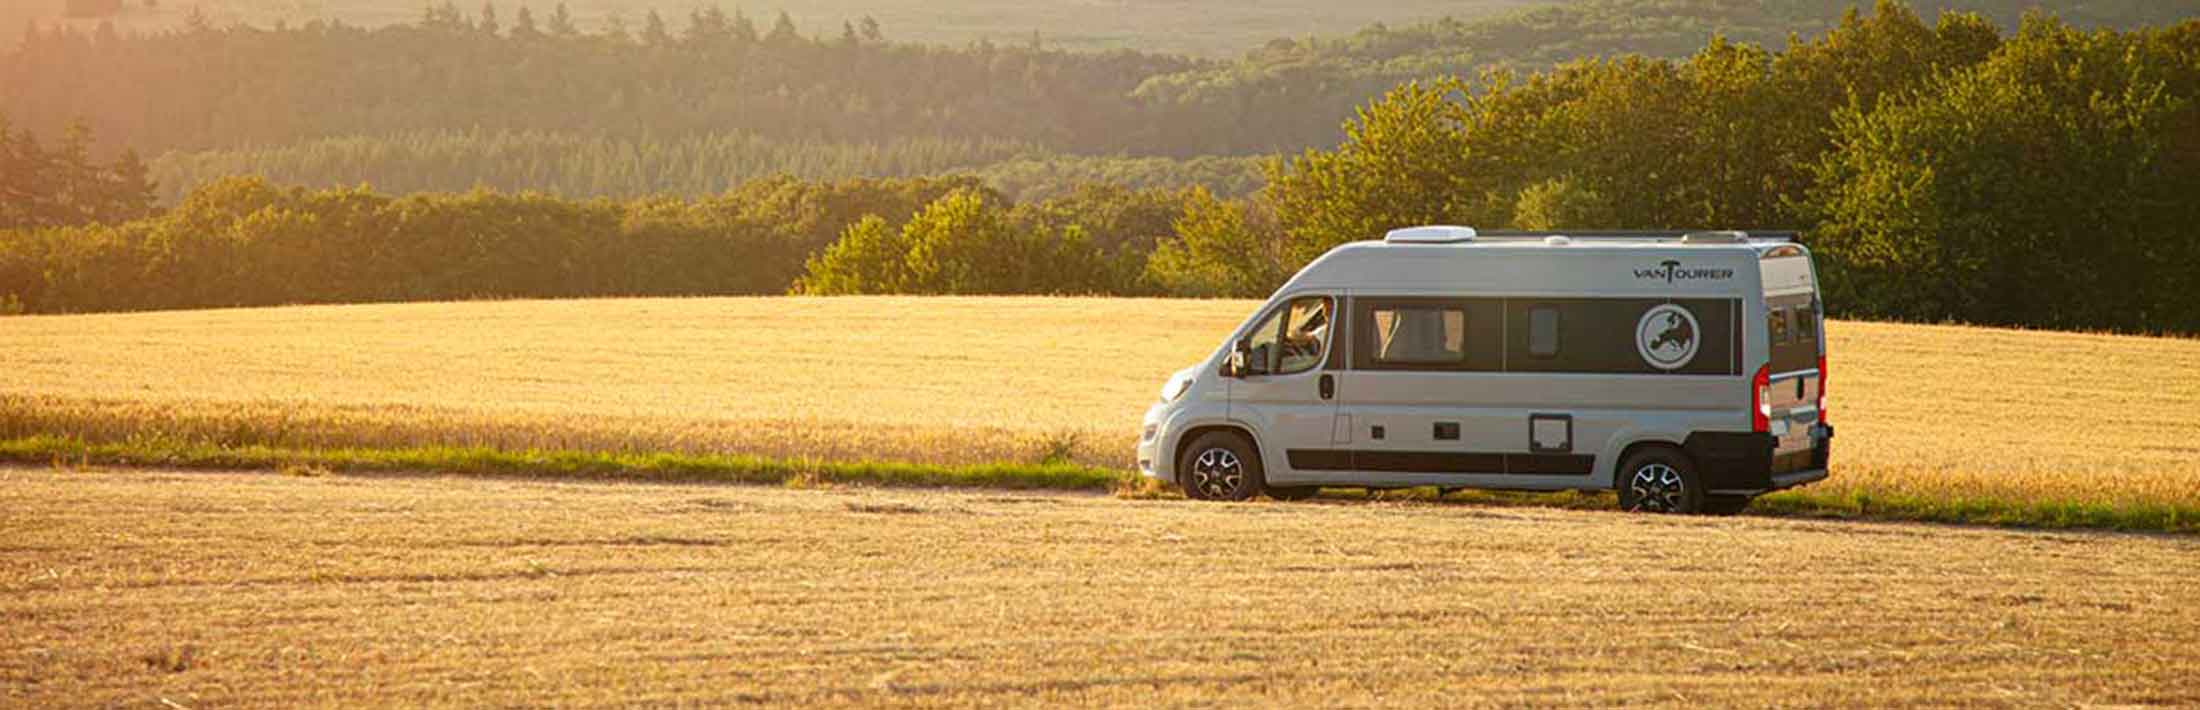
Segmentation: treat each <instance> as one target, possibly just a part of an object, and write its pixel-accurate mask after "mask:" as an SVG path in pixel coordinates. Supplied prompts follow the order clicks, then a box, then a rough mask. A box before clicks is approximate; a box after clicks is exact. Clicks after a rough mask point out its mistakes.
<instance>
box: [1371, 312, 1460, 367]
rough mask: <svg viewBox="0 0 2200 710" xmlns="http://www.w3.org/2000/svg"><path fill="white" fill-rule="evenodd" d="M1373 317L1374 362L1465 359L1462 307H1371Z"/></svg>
mask: <svg viewBox="0 0 2200 710" xmlns="http://www.w3.org/2000/svg"><path fill="white" fill-rule="evenodd" d="M1374 320H1375V323H1374V326H1375V329H1374V335H1375V353H1374V355H1375V362H1376V363H1377V364H1383V365H1448V364H1458V363H1464V362H1466V361H1467V312H1466V310H1464V309H1461V308H1455V307H1446V306H1386V307H1380V308H1376V309H1374ZM1362 342H1365V341H1362Z"/></svg>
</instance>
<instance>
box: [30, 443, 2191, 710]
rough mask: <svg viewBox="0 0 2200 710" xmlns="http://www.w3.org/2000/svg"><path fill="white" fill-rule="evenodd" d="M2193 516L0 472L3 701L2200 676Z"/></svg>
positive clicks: (1057, 698) (1829, 689)
mask: <svg viewBox="0 0 2200 710" xmlns="http://www.w3.org/2000/svg"><path fill="white" fill-rule="evenodd" d="M2195 563H2200V541H2195V540H2190V539H2169V538H2157V537H2145V536H2128V535H2107V534H2071V533H2028V532H2011V531H1992V530H1976V529H1962V528H1943V527H1927V526H1911V525H1885V524H1844V523H1830V522H1803V521H1793V520H1770V519H1750V518H1741V519H1730V520H1712V519H1663V518H1650V517H1640V516H1630V515H1625V514H1619V513H1595V512H1590V513H1582V512H1567V511H1553V510H1512V509H1487V508H1476V507H1469V506H1460V505H1428V504H1392V503H1366V502H1339V503H1311V504H1306V503H1301V504H1281V503H1257V504H1247V505H1207V504H1194V503H1188V502H1181V501H1120V500H1114V499H1108V498H1097V497H1073V496H1032V495H1021V494H1004V493H996V492H979V491H963V492H924V491H880V490H785V489H775V488H756V487H727V486H674V485H611V484H553V483H537V482H526V481H502V480H465V479H444V478H349V477H324V478H299V477H286V476H279V475H272V474H180V473H159V472H91V473H74V472H56V471H51V470H43V469H12V470H10V469H0V636H4V638H0V705H20V706H46V705H57V704H58V705H107V704H116V703H120V704H135V705H148V704H154V705H157V704H159V703H160V702H161V701H162V700H163V699H165V700H168V701H170V702H172V703H175V704H179V705H183V706H186V707H202V706H230V705H289V704H297V703H314V704H371V705H409V704H421V703H443V704H479V703H490V704H553V703H554V704H601V703H610V704H663V703H667V702H675V701H691V702H711V703H726V702H759V703H770V704H780V705H804V704H817V703H839V704H956V705H963V704H971V703H1018V704H1022V703H1053V702H1072V703H1081V704H1092V703H1106V704H1137V705H1147V704H1207V702H1208V701H1220V702H1221V703H1224V704H1252V705H1270V704H1428V705H1435V704H1444V705H1456V704H1519V703H1535V704H1563V705H1580V704H1601V703H1675V704H1693V703H1701V702H1713V703H1722V704H1748V705H1765V704H1788V705H1854V704H1858V703H1870V704H1934V705H1941V704H1983V705H2071V704H2081V703H2138V704H2155V705H2164V706H2191V705H2195V704H2200V673H2196V672H2195V669H2200V594H2196V593H2194V587H2193V585H2192V584H2191V582H2190V580H2191V578H2192V573H2193V570H2194V569H2195Z"/></svg>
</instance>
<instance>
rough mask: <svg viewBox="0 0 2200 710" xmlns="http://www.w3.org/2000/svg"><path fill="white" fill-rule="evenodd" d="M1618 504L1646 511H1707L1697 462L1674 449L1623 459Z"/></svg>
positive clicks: (1645, 451) (1625, 507)
mask: <svg viewBox="0 0 2200 710" xmlns="http://www.w3.org/2000/svg"><path fill="white" fill-rule="evenodd" d="M1617 483H1618V488H1619V507H1620V509H1621V510H1626V511H1642V512H1647V513H1699V512H1704V494H1703V484H1702V483H1701V481H1700V479H1698V478H1697V477H1696V463H1695V462H1694V461H1690V460H1689V459H1688V455H1687V454H1683V453H1681V452H1679V451H1676V450H1674V449H1669V448H1665V447H1662V446H1660V447H1657V448H1651V449H1644V450H1642V451H1641V452H1639V453H1636V454H1635V455H1633V456H1629V457H1627V460H1626V461H1622V462H1620V467H1619V480H1618V481H1617Z"/></svg>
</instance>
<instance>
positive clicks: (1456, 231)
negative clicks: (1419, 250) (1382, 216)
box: [1383, 225, 1474, 244]
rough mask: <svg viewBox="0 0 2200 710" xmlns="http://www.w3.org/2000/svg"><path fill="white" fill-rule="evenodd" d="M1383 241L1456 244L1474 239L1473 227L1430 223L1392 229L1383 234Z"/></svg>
mask: <svg viewBox="0 0 2200 710" xmlns="http://www.w3.org/2000/svg"><path fill="white" fill-rule="evenodd" d="M1383 241H1386V242H1390V243H1392V244H1458V243H1460V242H1471V241H1474V228H1473V227H1452V226H1444V225H1430V226H1426V227H1407V228H1405V229H1393V230H1390V233H1389V234H1386V235H1383Z"/></svg>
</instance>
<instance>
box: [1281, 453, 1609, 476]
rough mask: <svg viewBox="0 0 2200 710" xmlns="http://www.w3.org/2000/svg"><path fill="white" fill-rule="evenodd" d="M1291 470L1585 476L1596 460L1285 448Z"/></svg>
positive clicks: (1567, 456) (1581, 456)
mask: <svg viewBox="0 0 2200 710" xmlns="http://www.w3.org/2000/svg"><path fill="white" fill-rule="evenodd" d="M1284 456H1285V458H1287V459H1289V460H1290V462H1291V467H1292V468H1296V469H1300V470H1304V471H1380V472H1385V473H1457V474H1482V475H1488V474H1512V475H1521V476H1587V475H1589V473H1590V472H1591V471H1594V470H1596V460H1597V457H1595V456H1590V455H1586V454H1523V453H1495V452H1472V451H1370V450H1355V449H1288V450H1286V451H1284Z"/></svg>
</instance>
